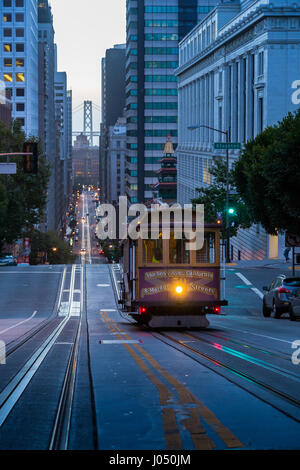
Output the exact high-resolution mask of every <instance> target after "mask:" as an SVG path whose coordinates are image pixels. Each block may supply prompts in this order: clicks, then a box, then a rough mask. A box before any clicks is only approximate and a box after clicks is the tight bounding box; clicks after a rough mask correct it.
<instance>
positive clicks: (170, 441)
mask: <svg viewBox="0 0 300 470" xmlns="http://www.w3.org/2000/svg"><path fill="white" fill-rule="evenodd" d="M100 316H101V318H102V320H103V321H104V323H105V324H106V325H107V326H108V328H109V329H110V330H111V331H112V332H114V333H115V332H116V331H117V328H115V327H114V325H110V324H109V322H108V320H110V319H109V318H108V317H107V315H106V313H105V312H102V313H101V312H100ZM105 317H106V318H105ZM116 337H119V339H123V337H122V336H121V335H116ZM123 346H124V347H125V349H127V351H128V352H129V354H130V355H131V356H132V357H133V359H134V360H135V361H136V363H137V365H138V366H139V367H140V369H141V370H142V371H143V372H144V373H145V375H146V376H147V377H148V379H149V380H150V381H151V382H152V383H153V384H154V385H155V386H156V388H157V390H158V393H159V399H160V404H161V407H162V424H163V430H164V436H165V441H166V449H167V450H180V449H182V442H181V438H180V433H179V430H178V426H177V422H176V414H175V411H174V410H173V409H172V408H169V405H170V399H171V398H172V393H171V392H170V390H169V389H168V387H167V386H166V385H165V384H164V383H162V382H161V381H160V380H159V379H158V378H157V377H156V375H155V374H153V372H152V371H151V370H150V369H149V367H148V366H147V364H146V363H145V362H144V361H143V360H142V358H141V357H140V356H139V355H138V354H137V353H136V351H135V350H134V349H133V348H132V347H131V346H129V345H128V344H123Z"/></svg>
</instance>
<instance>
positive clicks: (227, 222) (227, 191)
mask: <svg viewBox="0 0 300 470" xmlns="http://www.w3.org/2000/svg"><path fill="white" fill-rule="evenodd" d="M200 127H204V128H205V129H210V130H211V131H215V132H219V133H220V134H224V135H225V136H226V144H227V145H226V251H225V258H226V263H230V261H231V260H230V227H229V214H228V210H229V148H228V147H229V146H228V144H229V129H228V130H227V131H222V130H220V129H215V128H214V127H210V126H206V125H204V124H200V125H198V126H188V130H190V131H194V130H195V129H199V128H200Z"/></svg>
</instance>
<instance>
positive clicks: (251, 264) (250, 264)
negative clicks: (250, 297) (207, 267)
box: [226, 258, 300, 275]
mask: <svg viewBox="0 0 300 470" xmlns="http://www.w3.org/2000/svg"><path fill="white" fill-rule="evenodd" d="M226 267H227V268H230V267H232V268H236V269H238V268H241V269H247V268H273V269H282V270H284V271H291V270H292V260H291V259H290V260H289V261H288V262H286V261H285V259H284V258H283V259H263V260H251V261H233V262H232V263H227V264H226ZM295 269H296V270H300V266H296V267H295ZM299 275H300V273H299Z"/></svg>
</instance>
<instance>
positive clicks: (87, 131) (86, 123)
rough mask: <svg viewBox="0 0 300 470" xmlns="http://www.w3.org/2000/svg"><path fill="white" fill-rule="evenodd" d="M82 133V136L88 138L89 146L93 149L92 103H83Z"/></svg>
mask: <svg viewBox="0 0 300 470" xmlns="http://www.w3.org/2000/svg"><path fill="white" fill-rule="evenodd" d="M83 132H84V135H86V136H88V138H89V144H90V146H91V147H93V145H94V141H93V103H92V101H85V102H84V117H83Z"/></svg>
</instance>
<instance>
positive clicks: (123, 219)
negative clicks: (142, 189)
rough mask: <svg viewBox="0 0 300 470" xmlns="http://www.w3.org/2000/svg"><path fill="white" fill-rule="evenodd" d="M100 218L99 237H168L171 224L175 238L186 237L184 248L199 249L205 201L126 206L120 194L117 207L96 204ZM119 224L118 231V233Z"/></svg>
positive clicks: (125, 199) (125, 200) (125, 198)
mask: <svg viewBox="0 0 300 470" xmlns="http://www.w3.org/2000/svg"><path fill="white" fill-rule="evenodd" d="M97 216H98V219H100V221H99V223H98V225H97V229H96V233H97V237H98V238H99V240H106V239H111V240H116V239H120V240H125V239H126V238H131V239H132V240H138V239H142V240H148V239H149V238H151V239H152V240H158V239H159V238H162V239H163V240H169V239H170V236H171V228H173V230H174V238H175V239H176V240H181V239H183V238H184V239H185V240H186V244H185V249H186V250H201V249H202V248H203V245H204V205H203V204H196V205H195V207H194V208H193V206H192V205H191V204H185V205H184V207H183V208H182V207H181V205H180V204H174V205H172V206H169V205H168V204H152V205H151V210H149V208H148V207H146V206H145V205H144V204H133V205H131V206H130V207H128V200H127V197H126V196H120V197H119V204H118V224H117V211H116V208H115V206H113V205H112V204H101V205H100V206H98V208H97ZM117 227H118V233H117Z"/></svg>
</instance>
